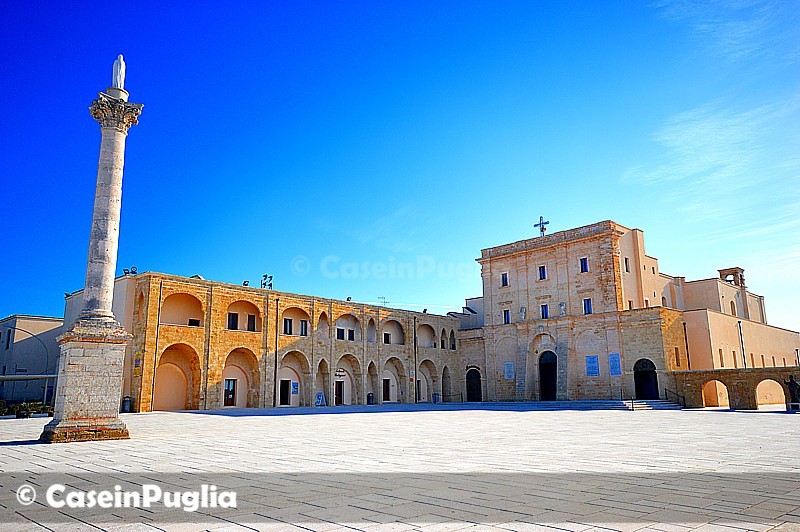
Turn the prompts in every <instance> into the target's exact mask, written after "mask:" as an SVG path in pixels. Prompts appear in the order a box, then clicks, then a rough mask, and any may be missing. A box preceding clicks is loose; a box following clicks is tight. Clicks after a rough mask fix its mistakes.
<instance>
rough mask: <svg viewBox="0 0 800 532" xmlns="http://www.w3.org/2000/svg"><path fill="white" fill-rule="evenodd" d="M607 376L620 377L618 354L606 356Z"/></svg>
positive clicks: (620, 368)
mask: <svg viewBox="0 0 800 532" xmlns="http://www.w3.org/2000/svg"><path fill="white" fill-rule="evenodd" d="M608 374H609V375H622V364H621V363H620V361H619V353H609V354H608Z"/></svg>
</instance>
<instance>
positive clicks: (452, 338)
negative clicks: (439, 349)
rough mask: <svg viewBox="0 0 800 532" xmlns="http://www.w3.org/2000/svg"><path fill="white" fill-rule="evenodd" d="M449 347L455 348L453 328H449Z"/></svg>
mask: <svg viewBox="0 0 800 532" xmlns="http://www.w3.org/2000/svg"><path fill="white" fill-rule="evenodd" d="M450 349H451V350H452V351H455V350H456V332H455V330H453V329H450Z"/></svg>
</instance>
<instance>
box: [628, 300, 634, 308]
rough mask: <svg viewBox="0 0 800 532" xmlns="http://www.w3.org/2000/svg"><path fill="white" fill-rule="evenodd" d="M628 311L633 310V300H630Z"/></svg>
mask: <svg viewBox="0 0 800 532" xmlns="http://www.w3.org/2000/svg"><path fill="white" fill-rule="evenodd" d="M628 310H633V299H629V300H628Z"/></svg>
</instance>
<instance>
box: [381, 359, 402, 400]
mask: <svg viewBox="0 0 800 532" xmlns="http://www.w3.org/2000/svg"><path fill="white" fill-rule="evenodd" d="M381 379H382V383H381V401H382V402H384V403H405V402H406V393H405V392H406V385H405V383H406V379H407V377H406V370H405V366H404V365H403V362H402V361H401V360H400V359H399V358H397V357H390V358H389V359H388V360H387V361H386V363H385V364H384V365H383V372H382V377H381Z"/></svg>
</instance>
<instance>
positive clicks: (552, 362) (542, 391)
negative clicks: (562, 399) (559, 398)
mask: <svg viewBox="0 0 800 532" xmlns="http://www.w3.org/2000/svg"><path fill="white" fill-rule="evenodd" d="M557 390H558V359H557V358H556V354H555V353H553V352H552V351H545V352H544V353H542V356H540V357H539V400H540V401H555V400H556V391H557Z"/></svg>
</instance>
